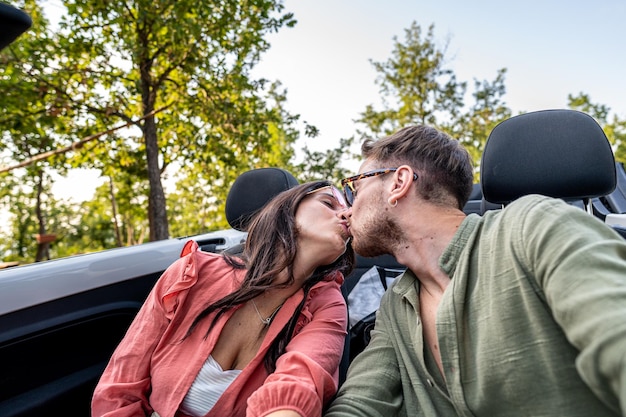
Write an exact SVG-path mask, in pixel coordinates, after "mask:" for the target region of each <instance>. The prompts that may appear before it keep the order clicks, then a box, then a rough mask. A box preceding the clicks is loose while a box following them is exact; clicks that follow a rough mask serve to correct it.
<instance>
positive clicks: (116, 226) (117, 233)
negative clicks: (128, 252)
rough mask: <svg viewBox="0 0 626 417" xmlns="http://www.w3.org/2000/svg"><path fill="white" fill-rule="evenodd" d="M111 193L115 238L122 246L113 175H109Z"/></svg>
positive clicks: (119, 245) (118, 244)
mask: <svg viewBox="0 0 626 417" xmlns="http://www.w3.org/2000/svg"><path fill="white" fill-rule="evenodd" d="M109 194H110V195H111V209H112V210H113V228H114V229H115V240H116V241H117V246H118V247H122V235H121V233H120V225H119V223H118V221H117V203H116V201H115V193H114V192H113V177H111V176H109Z"/></svg>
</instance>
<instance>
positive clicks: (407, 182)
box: [388, 165, 417, 206]
mask: <svg viewBox="0 0 626 417" xmlns="http://www.w3.org/2000/svg"><path fill="white" fill-rule="evenodd" d="M416 177H417V174H415V172H414V171H413V168H411V167H410V166H408V165H400V166H399V167H398V169H397V170H396V171H395V172H394V173H393V180H392V184H391V187H390V188H391V190H390V194H389V198H388V202H389V204H390V205H392V206H395V205H396V204H397V202H398V200H400V199H401V198H403V197H406V196H407V195H408V194H409V192H410V190H411V188H412V186H413V181H415V178H416Z"/></svg>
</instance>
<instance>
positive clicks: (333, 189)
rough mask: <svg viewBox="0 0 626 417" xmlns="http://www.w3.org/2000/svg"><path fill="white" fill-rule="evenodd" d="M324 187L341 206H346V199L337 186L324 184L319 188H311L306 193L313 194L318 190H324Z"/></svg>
mask: <svg viewBox="0 0 626 417" xmlns="http://www.w3.org/2000/svg"><path fill="white" fill-rule="evenodd" d="M325 189H330V192H331V193H332V195H333V197H334V198H335V200H337V203H338V204H339V205H340V206H341V207H343V208H348V203H347V202H346V199H345V198H344V195H343V193H342V192H341V191H339V189H338V188H337V187H335V186H334V185H325V186H324V187H320V188H316V189H315V190H311V191H309V192H308V193H306V194H307V195H309V194H313V193H316V192H318V191H320V190H325Z"/></svg>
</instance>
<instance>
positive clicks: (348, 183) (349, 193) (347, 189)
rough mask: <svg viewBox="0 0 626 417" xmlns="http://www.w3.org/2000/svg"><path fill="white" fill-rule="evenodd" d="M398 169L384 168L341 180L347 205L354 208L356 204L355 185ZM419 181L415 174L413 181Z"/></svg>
mask: <svg viewBox="0 0 626 417" xmlns="http://www.w3.org/2000/svg"><path fill="white" fill-rule="evenodd" d="M397 170H398V168H382V169H374V170H371V171H367V172H363V173H362V174H358V175H355V176H353V177H348V178H344V179H342V180H341V186H342V187H343V195H344V196H345V197H346V203H348V206H349V207H352V203H354V197H356V190H355V188H354V183H355V182H356V181H358V180H362V179H363V178H367V177H377V176H379V175H385V174H389V173H390V172H395V171H397ZM415 180H417V174H416V173H413V181H415Z"/></svg>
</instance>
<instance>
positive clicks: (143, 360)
mask: <svg viewBox="0 0 626 417" xmlns="http://www.w3.org/2000/svg"><path fill="white" fill-rule="evenodd" d="M244 275H245V271H244V270H234V269H233V268H232V267H230V266H229V265H228V264H227V263H226V262H225V261H224V259H223V258H222V256H221V255H217V254H210V253H205V252H202V251H198V250H197V247H194V248H193V250H192V251H191V253H190V254H188V255H186V256H184V257H182V258H181V259H179V260H177V261H176V262H174V263H173V264H172V265H171V266H170V267H169V268H168V269H167V270H166V271H165V272H164V273H163V275H162V276H161V278H160V279H159V281H158V282H157V283H156V284H155V286H154V288H153V289H152V291H151V293H150V295H149V296H148V298H147V300H146V302H145V303H144V305H143V306H142V308H141V309H140V311H139V313H138V314H137V316H136V318H135V319H134V321H133V322H132V324H131V325H130V327H129V329H128V332H127V333H126V336H125V337H124V339H123V340H122V341H121V343H120V344H119V346H118V347H117V349H116V350H115V352H114V353H113V356H112V357H111V360H110V362H109V364H108V366H107V368H106V369H105V371H104V373H103V375H102V377H101V379H100V382H99V383H98V385H97V387H96V390H95V392H94V396H93V400H92V416H93V417H97V416H131V415H132V416H136V415H149V414H150V413H152V412H153V411H156V412H157V413H158V414H159V415H160V416H161V417H174V416H180V415H181V413H180V412H178V407H179V405H180V403H181V401H182V400H183V398H184V397H185V395H186V393H187V391H188V390H189V387H190V386H191V384H192V382H193V381H194V379H195V377H196V375H197V374H198V372H199V371H200V368H201V367H202V365H203V363H204V362H205V361H206V359H207V358H208V356H209V354H210V353H211V351H212V349H213V347H214V346H215V343H216V342H217V339H218V337H219V335H220V333H221V331H222V328H223V327H224V324H225V323H226V322H227V321H228V319H229V318H230V317H231V316H232V314H233V310H231V311H228V312H226V313H225V314H223V315H222V317H220V319H219V320H218V321H217V323H216V325H215V327H214V328H213V329H212V330H211V332H210V333H209V334H208V337H206V339H205V338H204V336H205V334H206V330H207V329H208V326H209V324H210V323H211V321H212V319H213V317H215V312H214V313H212V314H210V315H209V316H207V317H206V318H205V319H204V320H202V321H201V322H200V324H199V325H198V327H197V328H196V329H195V330H194V331H193V332H192V333H191V335H189V337H187V338H185V339H183V338H184V336H185V333H186V332H187V329H188V328H189V326H190V325H191V323H192V321H193V319H194V318H195V317H196V316H197V315H198V313H199V312H200V311H202V310H203V309H204V308H205V307H206V306H207V305H208V304H210V303H211V302H213V301H216V300H218V299H219V298H221V297H223V296H224V295H226V294H228V293H230V292H232V291H234V290H235V289H236V288H237V287H238V285H239V284H240V282H241V281H242V279H243V277H244ZM342 282H343V276H342V275H341V274H340V273H335V274H332V275H331V276H328V277H327V279H326V280H324V281H322V282H320V283H318V284H316V285H315V286H314V287H313V288H312V289H311V291H310V293H309V295H308V297H307V301H306V303H305V306H304V308H303V310H302V314H301V315H300V317H299V320H298V324H297V326H296V330H295V335H294V337H293V338H292V339H291V342H290V343H289V345H288V346H287V350H286V352H285V354H284V355H282V356H281V357H280V358H279V359H278V361H277V363H276V371H275V372H274V373H272V374H270V375H268V373H267V371H266V370H265V366H264V365H263V358H264V355H265V353H266V352H267V350H268V348H269V346H270V344H271V341H272V340H273V339H274V338H275V337H276V336H277V334H278V333H279V332H280V330H281V329H282V328H283V327H284V325H285V324H286V323H287V322H288V321H289V319H290V317H291V316H292V315H293V314H294V312H295V309H296V307H297V305H298V304H299V303H300V301H301V300H302V297H303V294H304V292H303V291H302V290H299V291H297V292H296V293H295V294H294V295H293V296H291V297H290V298H289V299H287V300H286V301H285V303H284V305H283V307H282V308H281V309H280V310H279V312H278V313H277V314H276V316H275V318H274V320H273V322H272V324H271V325H270V327H269V329H268V331H267V334H266V336H265V338H264V340H263V343H262V345H261V347H260V349H259V351H258V353H257V355H256V356H255V357H254V358H253V359H252V361H251V362H250V363H249V364H248V365H247V366H246V367H245V368H244V369H243V370H242V372H241V374H240V375H239V377H238V378H237V379H235V381H233V383H232V384H231V385H230V386H229V387H228V389H227V390H226V391H225V392H224V394H223V395H222V396H221V397H220V399H219V400H218V401H217V403H216V404H215V406H214V407H213V409H212V410H211V411H210V412H209V413H208V414H207V417H211V416H224V415H229V416H264V415H266V414H268V413H270V412H273V411H276V410H281V409H289V410H293V411H296V412H298V413H300V414H301V415H303V416H320V415H321V413H322V408H323V405H324V404H325V403H326V402H327V401H329V400H330V398H331V397H332V396H333V395H334V394H335V392H336V391H337V384H338V366H339V362H340V360H341V355H342V353H343V344H344V341H345V334H346V323H347V310H346V305H345V301H344V298H343V296H342V295H341V290H340V285H341V283H342Z"/></svg>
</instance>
